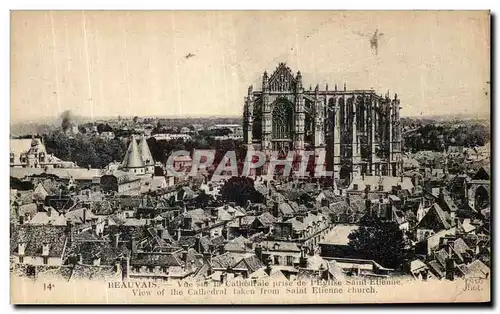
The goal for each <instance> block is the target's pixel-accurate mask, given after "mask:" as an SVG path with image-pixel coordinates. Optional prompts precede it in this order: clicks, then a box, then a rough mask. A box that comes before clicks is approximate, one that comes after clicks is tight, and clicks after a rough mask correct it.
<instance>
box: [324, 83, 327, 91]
mask: <svg viewBox="0 0 500 314" xmlns="http://www.w3.org/2000/svg"><path fill="white" fill-rule="evenodd" d="M325 90H326V91H328V83H326V84H325Z"/></svg>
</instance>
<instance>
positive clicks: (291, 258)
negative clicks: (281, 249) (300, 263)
mask: <svg viewBox="0 0 500 314" xmlns="http://www.w3.org/2000/svg"><path fill="white" fill-rule="evenodd" d="M286 264H287V265H288V266H293V256H287V257H286Z"/></svg>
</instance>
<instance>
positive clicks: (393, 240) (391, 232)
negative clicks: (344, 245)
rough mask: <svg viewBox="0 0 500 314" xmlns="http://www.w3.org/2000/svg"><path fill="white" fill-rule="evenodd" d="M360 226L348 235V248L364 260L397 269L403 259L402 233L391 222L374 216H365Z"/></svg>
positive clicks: (403, 244)
mask: <svg viewBox="0 0 500 314" xmlns="http://www.w3.org/2000/svg"><path fill="white" fill-rule="evenodd" d="M360 223H361V226H360V227H359V228H358V229H357V230H354V231H353V232H352V233H351V234H350V235H349V246H350V247H351V248H352V249H353V250H355V251H356V252H358V253H359V254H360V255H361V256H363V257H364V258H366V259H373V260H375V261H376V262H377V263H379V264H381V265H383V266H385V267H389V268H398V267H400V266H401V265H402V263H403V261H404V258H405V250H404V248H405V242H404V238H403V232H402V231H401V230H400V229H399V226H398V225H397V224H396V223H395V222H392V221H381V220H380V219H378V218H377V217H374V216H365V217H364V219H362V220H361V221H360Z"/></svg>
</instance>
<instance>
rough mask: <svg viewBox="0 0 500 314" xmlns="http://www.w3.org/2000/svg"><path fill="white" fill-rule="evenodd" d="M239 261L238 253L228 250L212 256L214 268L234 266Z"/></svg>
mask: <svg viewBox="0 0 500 314" xmlns="http://www.w3.org/2000/svg"><path fill="white" fill-rule="evenodd" d="M237 262H239V259H238V258H237V257H236V255H234V254H232V253H230V252H226V253H224V254H221V255H217V256H215V257H213V258H212V267H213V268H228V267H233V266H235V265H236V264H237Z"/></svg>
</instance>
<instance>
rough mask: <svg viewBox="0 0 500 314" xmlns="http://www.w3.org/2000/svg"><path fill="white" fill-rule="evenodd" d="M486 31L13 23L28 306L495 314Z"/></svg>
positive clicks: (143, 14)
mask: <svg viewBox="0 0 500 314" xmlns="http://www.w3.org/2000/svg"><path fill="white" fill-rule="evenodd" d="M490 94H491V91H490V12H488V11H12V13H11V125H10V128H11V132H10V266H11V267H10V274H11V277H10V278H11V302H12V303H14V304H337V303H342V304H357V303H453V302H475V303H476V302H477V303H479V302H482V303H484V302H490V299H491V296H490V286H491V277H490V274H491V267H492V264H491V221H490V207H491V193H492V191H491V171H490V163H491V161H490V158H491V143H490V137H491V135H490V97H491V96H490Z"/></svg>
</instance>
